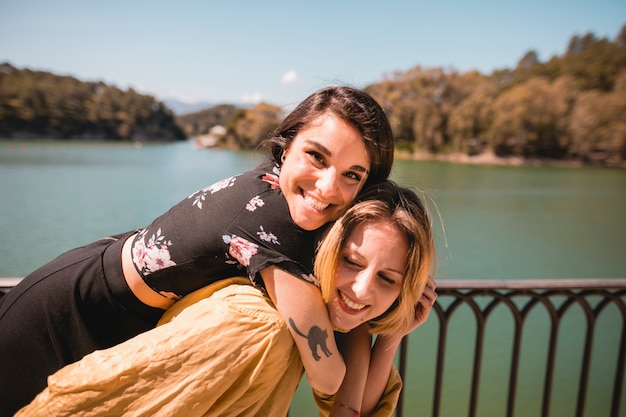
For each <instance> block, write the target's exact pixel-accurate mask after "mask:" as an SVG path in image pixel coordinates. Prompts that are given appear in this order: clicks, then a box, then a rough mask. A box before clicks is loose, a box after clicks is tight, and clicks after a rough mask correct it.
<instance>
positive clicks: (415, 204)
mask: <svg viewBox="0 0 626 417" xmlns="http://www.w3.org/2000/svg"><path fill="white" fill-rule="evenodd" d="M377 220H390V221H391V222H392V223H393V224H394V225H395V226H396V227H397V228H398V229H399V230H400V231H401V233H403V234H404V236H405V237H406V239H407V242H408V244H409V251H408V253H407V263H408V265H407V269H406V273H405V276H404V279H403V280H402V289H401V291H400V295H399V296H398V299H397V300H396V302H395V303H394V304H393V305H392V306H391V307H390V308H389V309H388V310H387V311H386V312H385V313H384V314H383V315H381V316H379V317H377V318H375V319H373V320H371V321H370V333H373V334H390V333H393V332H394V331H396V330H398V329H400V328H403V327H406V326H408V325H410V323H412V322H413V320H414V318H415V307H416V305H417V303H418V301H419V299H420V297H421V296H422V293H423V292H424V288H425V287H426V282H427V281H428V277H429V276H430V274H432V273H433V268H434V262H435V245H434V239H433V235H432V228H431V224H430V219H429V216H428V213H427V210H426V208H425V206H424V204H423V203H422V201H421V199H420V198H419V197H418V196H417V195H416V194H415V193H414V192H413V191H411V190H409V189H408V188H405V187H401V186H399V185H397V184H396V183H394V182H393V181H385V182H383V183H379V184H376V185H374V186H371V187H369V188H368V189H365V190H363V192H362V193H361V195H360V197H359V198H358V199H357V201H356V202H355V203H354V205H353V206H352V207H351V208H350V209H348V210H347V211H346V213H345V214H344V215H343V216H342V217H341V218H339V219H338V220H337V221H336V222H335V223H334V224H333V226H332V227H331V228H330V229H329V230H328V232H327V234H326V236H325V238H324V240H323V241H322V243H321V244H320V246H319V249H318V252H317V256H316V259H315V275H316V276H317V277H318V278H319V280H320V286H321V289H322V296H323V297H324V301H325V302H326V303H330V301H331V299H332V296H333V293H334V289H335V276H336V274H337V271H338V268H339V262H340V258H341V248H342V247H343V245H344V244H345V242H346V240H347V239H348V237H349V236H350V234H351V233H352V232H353V230H354V229H355V228H356V227H357V226H358V225H360V224H362V223H365V222H371V221H377ZM392 244H393V243H392Z"/></svg>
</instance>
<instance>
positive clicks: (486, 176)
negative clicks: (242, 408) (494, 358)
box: [0, 141, 626, 417]
mask: <svg viewBox="0 0 626 417" xmlns="http://www.w3.org/2000/svg"><path fill="white" fill-rule="evenodd" d="M261 158H262V155H261V154H259V153H254V152H232V151H225V150H195V149H194V148H193V144H192V143H191V142H184V143H176V144H162V145H144V146H141V147H134V146H132V145H111V144H110V143H79V142H50V141H48V142H37V143H33V142H15V141H2V142H0V199H1V200H0V201H1V203H0V234H1V236H2V237H3V238H2V239H1V240H0V276H24V275H26V274H28V273H29V272H31V271H32V270H33V269H35V268H37V267H38V266H40V265H41V264H43V263H45V262H47V261H48V260H50V259H52V258H53V257H55V256H56V255H58V254H60V253H61V252H63V251H65V250H68V249H71V248H73V247H76V246H79V245H82V244H85V243H88V242H91V241H93V240H95V239H97V238H99V237H102V236H106V235H110V234H113V233H118V232H123V231H126V230H129V229H132V228H137V227H141V226H143V225H146V224H147V223H149V222H150V221H151V220H152V219H153V218H154V217H156V216H158V215H160V214H161V213H162V212H164V211H165V210H167V209H168V208H169V207H170V206H172V205H173V204H175V203H177V202H178V201H179V200H181V199H183V198H186V197H187V196H188V195H189V194H191V193H192V192H194V191H195V190H197V189H199V188H202V187H204V186H206V185H208V184H211V183H213V182H215V181H217V180H219V179H222V178H224V177H226V176H230V175H233V174H236V173H239V172H242V171H244V170H247V169H249V168H252V167H253V166H255V165H256V164H258V163H259V162H260V161H261ZM393 178H394V179H395V180H396V181H398V182H399V183H401V184H403V185H408V186H412V187H417V188H419V189H420V190H422V191H423V192H424V195H425V197H426V198H427V200H428V201H429V206H430V208H431V212H432V214H433V222H434V226H435V230H436V235H437V242H438V243H437V246H438V253H439V261H438V273H437V276H438V278H440V279H443V278H445V279H538V278H624V277H626V220H625V214H626V210H625V209H626V170H616V169H600V168H598V169H596V168H584V169H580V168H552V167H513V166H479V165H461V164H450V163H444V162H426V161H408V160H398V161H396V163H395V166H394V171H393ZM612 324H613V323H612V322H609V323H608V324H607V326H609V327H610V326H611V325H612ZM426 334H428V333H426ZM415 366H418V365H415ZM411 372H415V373H417V372H418V370H415V371H411ZM564 378H565V379H567V376H565V377H564ZM308 396H309V395H308V392H307V393H306V394H305V393H304V392H302V390H299V392H298V394H297V397H296V400H295V404H294V407H295V408H294V411H293V413H292V415H296V416H304V415H315V414H314V413H312V412H311V411H308V412H305V411H303V408H304V407H309V406H310V402H309V401H310V400H309V398H305V397H308ZM622 402H624V400H622ZM298 407H302V409H298ZM461 415H464V414H461ZM592 417H593V416H592Z"/></svg>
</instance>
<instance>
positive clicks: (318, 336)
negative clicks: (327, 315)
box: [289, 317, 332, 361]
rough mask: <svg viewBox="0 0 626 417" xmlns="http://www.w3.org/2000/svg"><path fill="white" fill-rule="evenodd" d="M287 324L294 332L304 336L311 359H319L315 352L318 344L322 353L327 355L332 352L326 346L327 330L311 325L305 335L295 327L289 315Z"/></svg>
mask: <svg viewBox="0 0 626 417" xmlns="http://www.w3.org/2000/svg"><path fill="white" fill-rule="evenodd" d="M289 325H290V326H291V328H292V329H293V331H294V332H296V334H298V335H299V336H302V337H304V338H305V339H307V341H308V342H309V349H311V355H313V359H315V360H316V361H319V360H320V359H321V356H320V355H319V354H318V353H317V347H318V346H319V347H320V348H321V349H322V353H324V354H325V355H326V357H329V356H330V355H332V352H331V351H330V350H328V346H326V339H328V331H327V330H326V329H324V330H322V329H321V328H319V327H317V326H313V327H311V329H310V330H309V334H308V335H306V334H304V333H302V332H301V331H300V330H299V329H298V327H296V323H295V322H294V321H293V319H292V318H291V317H289Z"/></svg>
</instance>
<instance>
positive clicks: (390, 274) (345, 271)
mask: <svg viewBox="0 0 626 417" xmlns="http://www.w3.org/2000/svg"><path fill="white" fill-rule="evenodd" d="M408 251H409V244H408V242H407V239H406V237H405V236H404V234H403V233H402V232H401V231H400V230H399V229H398V227H397V226H395V225H394V224H393V223H391V221H389V220H386V219H383V220H375V221H371V222H367V223H361V224H360V225H358V226H357V227H356V228H355V229H354V230H353V231H352V233H351V234H350V236H348V239H347V240H346V241H345V243H344V245H343V246H342V249H341V256H340V258H339V267H338V270H337V274H336V277H335V292H334V294H333V296H332V299H331V302H330V305H329V308H328V312H329V315H330V319H331V322H332V323H333V325H334V326H335V327H337V328H339V329H344V330H351V329H354V328H355V327H357V326H359V325H360V324H361V323H364V322H366V321H369V320H372V319H374V318H376V317H378V316H380V315H381V314H383V313H384V312H386V311H387V310H388V309H389V307H391V306H392V305H393V303H394V302H395V301H396V299H397V298H398V296H399V295H400V291H401V290H402V282H403V280H404V275H405V273H406V268H407V256H408Z"/></svg>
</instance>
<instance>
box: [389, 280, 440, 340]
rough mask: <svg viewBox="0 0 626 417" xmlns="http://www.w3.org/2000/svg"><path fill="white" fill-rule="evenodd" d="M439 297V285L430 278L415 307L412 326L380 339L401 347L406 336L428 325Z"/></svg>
mask: <svg viewBox="0 0 626 417" xmlns="http://www.w3.org/2000/svg"><path fill="white" fill-rule="evenodd" d="M437 297H438V295H437V284H436V283H435V280H434V279H433V278H432V277H429V278H428V282H427V283H426V288H425V289H424V292H423V293H422V296H421V297H420V300H419V301H418V303H417V304H416V305H415V316H414V318H413V321H412V322H411V324H409V325H408V326H407V327H405V328H403V329H398V331H397V332H396V333H394V334H391V335H386V336H383V335H380V336H378V337H379V338H382V340H384V341H385V342H386V343H388V344H389V345H391V346H393V345H399V344H400V342H401V341H402V338H403V337H404V336H406V335H408V334H409V333H411V332H412V331H413V330H415V329H417V328H418V327H419V326H421V325H422V324H424V323H426V320H427V319H428V316H429V315H430V311H431V310H432V308H433V306H434V305H435V302H436V301H437Z"/></svg>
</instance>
